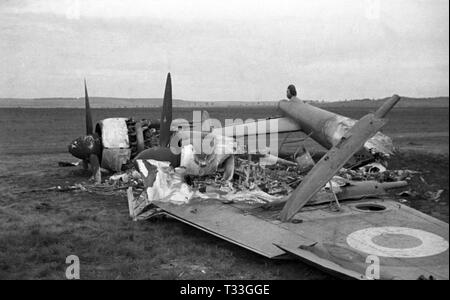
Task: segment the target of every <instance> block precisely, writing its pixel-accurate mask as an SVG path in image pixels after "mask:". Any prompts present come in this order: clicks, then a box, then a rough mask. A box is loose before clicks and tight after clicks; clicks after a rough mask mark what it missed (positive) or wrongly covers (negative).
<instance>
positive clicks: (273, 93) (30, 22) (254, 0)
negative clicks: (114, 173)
mask: <svg viewBox="0 0 450 300" xmlns="http://www.w3.org/2000/svg"><path fill="white" fill-rule="evenodd" d="M448 31H449V1H448V0H380V1H377V0H339V1H337V0H314V1H313V0H303V1H301V0H292V1H289V0H273V1H272V0H231V1H230V0H226V1H225V0H223V1H219V0H216V1H211V0H197V1H196V0H142V1H134V0H128V1H118V0H117V1H116V0H102V1H94V0H86V1H84V0H48V1H38V0H34V1H20V0H19V1H5V0H1V1H0V97H30V98H31V97H33V98H34V97H59V96H61V97H79V96H82V95H83V88H82V80H83V78H84V77H85V78H86V79H87V81H88V87H89V92H90V94H91V95H93V96H113V97H162V95H163V89H164V80H165V77H166V73H167V72H169V71H170V72H171V73H172V80H173V89H174V90H173V94H174V97H175V98H179V99H186V100H209V101H212V100H240V101H256V100H258V101H259V100H279V99H282V98H284V97H285V90H286V87H287V86H288V85H289V84H291V83H294V84H296V86H297V89H298V92H299V96H300V98H303V99H314V100H322V99H323V100H326V101H332V100H338V99H354V98H366V97H368V98H380V97H385V96H390V95H392V94H394V93H398V94H400V95H404V96H412V97H429V96H448V95H449V32H448Z"/></svg>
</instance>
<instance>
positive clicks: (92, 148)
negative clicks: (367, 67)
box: [69, 74, 449, 279]
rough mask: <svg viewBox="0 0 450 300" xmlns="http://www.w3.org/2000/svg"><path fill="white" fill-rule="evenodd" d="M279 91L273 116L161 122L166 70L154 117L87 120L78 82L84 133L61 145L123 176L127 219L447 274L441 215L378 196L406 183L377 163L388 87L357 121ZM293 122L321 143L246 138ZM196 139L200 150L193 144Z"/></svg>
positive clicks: (392, 269)
mask: <svg viewBox="0 0 450 300" xmlns="http://www.w3.org/2000/svg"><path fill="white" fill-rule="evenodd" d="M287 97H288V98H289V100H282V101H280V102H279V110H280V112H281V113H282V114H283V116H282V117H277V118H268V119H263V120H257V121H254V122H250V123H240V124H231V125H228V126H227V125H226V126H225V127H214V126H211V122H210V121H211V119H210V118H209V116H208V114H207V113H202V114H201V121H200V124H195V122H194V123H193V122H184V123H183V122H181V123H180V122H178V121H177V120H174V121H172V84H171V77H170V74H168V76H167V81H166V87H165V93H164V100H163V107H162V113H161V119H160V120H140V121H135V120H133V119H131V118H111V119H105V120H102V121H100V122H99V123H98V124H97V125H96V127H95V128H94V126H93V124H92V116H91V110H90V106H89V97H88V94H87V88H85V104H86V131H87V134H86V135H85V136H82V137H80V138H78V139H76V140H74V141H73V142H72V143H71V144H70V145H69V152H70V153H72V154H73V155H74V156H75V157H77V158H79V159H81V160H82V161H83V165H84V166H85V167H86V168H87V167H88V166H90V167H91V168H92V171H93V175H94V178H95V180H96V181H97V183H98V184H100V182H101V177H100V174H101V170H102V168H103V169H108V170H111V171H114V172H121V173H120V174H118V175H117V174H116V175H113V176H112V177H110V179H107V182H109V181H111V180H113V181H114V180H122V181H124V182H128V183H132V184H130V185H129V186H132V187H129V188H128V190H127V195H128V204H129V210H130V215H131V217H132V218H133V220H143V219H148V218H153V217H155V216H158V215H166V216H170V217H172V218H175V219H177V220H180V221H181V222H184V223H186V224H188V225H191V226H194V227H196V228H198V229H200V230H203V231H205V232H207V233H210V234H212V235H214V236H216V237H219V238H221V239H224V240H227V241H229V242H232V243H234V244H237V245H239V246H242V247H244V248H246V249H248V250H251V251H253V252H256V253H258V254H260V255H263V256H265V257H267V258H271V259H281V258H295V259H300V260H302V261H304V262H306V263H308V264H311V265H313V266H316V267H318V268H320V269H322V270H325V271H327V272H329V273H332V274H334V275H336V276H340V277H344V278H355V279H448V278H449V262H448V259H449V252H448V251H449V250H448V247H449V244H448V232H449V226H448V224H447V223H445V222H442V221H440V220H437V219H435V218H433V217H431V216H428V215H426V214H423V213H421V212H419V211H417V210H415V209H412V208H410V207H408V206H406V205H403V204H401V203H399V202H398V201H395V199H391V198H389V197H388V196H386V194H387V193H386V192H387V190H389V189H392V188H398V187H403V186H405V185H407V182H406V181H405V179H407V177H408V174H405V172H403V174H398V173H397V174H395V173H394V174H393V173H392V172H391V173H389V171H387V170H386V168H385V166H383V162H384V161H385V160H386V159H388V158H389V157H390V156H391V155H392V154H393V152H394V147H393V143H392V140H391V139H390V138H389V137H388V136H386V135H384V134H382V133H381V132H380V130H381V128H382V127H383V126H384V125H385V124H386V122H387V120H386V119H385V117H386V115H387V114H388V112H389V111H390V110H391V109H392V108H393V107H394V106H395V104H396V103H397V102H398V101H399V100H400V97H398V96H393V97H392V98H390V99H388V100H387V101H385V102H384V104H383V105H382V106H381V107H380V108H379V109H378V110H377V111H376V112H374V113H369V114H367V115H365V116H364V117H362V118H361V119H360V120H353V119H349V118H346V117H343V116H340V115H337V114H335V113H332V112H329V111H326V110H323V109H320V108H317V107H314V106H312V105H310V104H308V103H305V102H303V101H301V100H299V99H298V98H297V97H296V92H295V88H292V87H290V88H289V89H288V92H287ZM296 131H302V132H304V133H305V134H306V135H307V136H308V137H310V138H312V139H313V140H315V141H316V142H318V143H319V144H320V145H322V146H323V147H325V148H326V149H328V152H326V153H325V155H323V156H322V158H320V159H319V160H318V161H314V160H313V159H312V157H311V155H310V153H309V152H308V151H307V150H306V149H305V148H304V147H303V146H302V145H300V147H299V149H301V151H297V153H296V154H295V155H294V158H293V159H292V160H291V159H288V158H281V157H278V156H277V155H274V154H273V152H272V153H271V152H270V151H268V150H267V149H265V150H261V149H262V148H261V147H260V148H259V149H256V150H255V149H250V147H249V145H248V144H249V138H251V137H253V138H256V139H258V138H260V137H263V136H264V137H266V136H267V135H269V134H271V133H286V132H296ZM207 139H208V142H207V143H206V144H208V145H209V147H210V151H209V152H208V153H204V152H203V150H202V149H200V150H199V149H198V147H195V144H196V142H198V141H201V142H204V141H205V140H207ZM200 144H202V143H200ZM204 144H205V143H203V145H204ZM277 145H278V142H277ZM263 148H264V147H263ZM373 170H375V171H373ZM406 173H407V172H406ZM133 187H134V190H135V191H136V190H140V191H141V193H140V194H136V195H135V194H134V193H133Z"/></svg>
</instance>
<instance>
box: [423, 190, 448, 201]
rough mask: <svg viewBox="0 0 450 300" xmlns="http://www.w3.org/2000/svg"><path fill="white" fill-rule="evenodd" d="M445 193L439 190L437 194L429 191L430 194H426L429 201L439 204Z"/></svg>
mask: <svg viewBox="0 0 450 300" xmlns="http://www.w3.org/2000/svg"><path fill="white" fill-rule="evenodd" d="M443 192H444V190H438V191H437V192H431V191H428V192H426V193H425V197H426V198H427V199H428V200H432V201H435V202H438V201H439V200H440V198H441V195H442V193H443Z"/></svg>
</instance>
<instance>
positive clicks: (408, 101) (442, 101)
mask: <svg viewBox="0 0 450 300" xmlns="http://www.w3.org/2000/svg"><path fill="white" fill-rule="evenodd" d="M280 99H281V97H280ZM280 99H273V100H274V101H247V100H243V101H214V102H211V101H186V100H180V99H174V100H173V106H174V107H190V108H192V107H208V108H214V107H217V108H219V107H233V106H239V107H242V106H245V107H254V106H259V107H264V106H266V107H270V108H276V107H277V105H278V100H280ZM90 100H91V101H90V102H91V107H94V108H125V107H128V108H137V107H139V108H144V107H146V108H152V107H160V106H161V104H162V99H160V98H148V99H146V98H110V97H90ZM384 100H385V99H378V100H374V99H361V100H348V101H347V100H342V101H335V102H325V101H308V100H306V101H308V102H310V103H312V104H313V105H316V106H320V107H352V108H361V107H366V108H374V107H378V106H380V105H381V103H382V102H383V101H384ZM83 107H84V98H81V97H80V98H36V99H10V98H0V108H83ZM397 107H447V108H448V107H449V98H448V97H434V98H410V97H402V101H400V103H398V104H397Z"/></svg>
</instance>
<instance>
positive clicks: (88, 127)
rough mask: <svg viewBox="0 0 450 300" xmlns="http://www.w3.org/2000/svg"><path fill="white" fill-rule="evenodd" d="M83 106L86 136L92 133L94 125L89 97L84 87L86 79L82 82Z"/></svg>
mask: <svg viewBox="0 0 450 300" xmlns="http://www.w3.org/2000/svg"><path fill="white" fill-rule="evenodd" d="M84 105H85V109H86V134H93V133H94V125H93V124H92V113H91V107H90V105H89V96H88V91H87V86H86V79H85V80H84Z"/></svg>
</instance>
